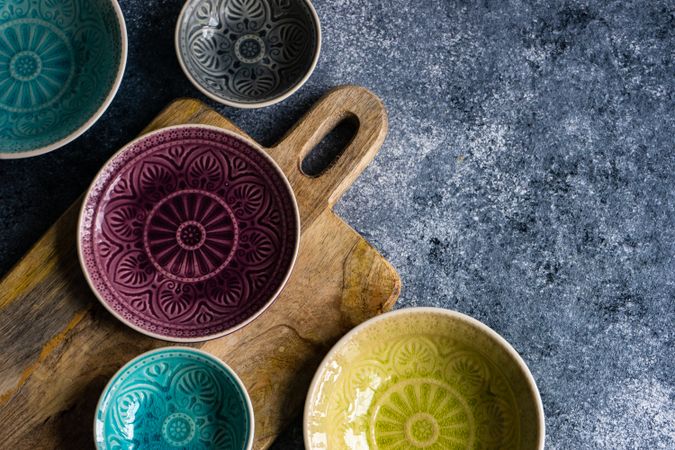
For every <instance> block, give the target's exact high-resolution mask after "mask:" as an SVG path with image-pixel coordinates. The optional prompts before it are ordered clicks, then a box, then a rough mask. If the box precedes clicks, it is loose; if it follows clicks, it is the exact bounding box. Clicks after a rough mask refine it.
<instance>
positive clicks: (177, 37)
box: [174, 0, 323, 109]
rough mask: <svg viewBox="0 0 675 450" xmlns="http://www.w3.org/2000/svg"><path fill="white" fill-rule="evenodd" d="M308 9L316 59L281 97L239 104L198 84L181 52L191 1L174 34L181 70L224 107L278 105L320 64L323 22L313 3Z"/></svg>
mask: <svg viewBox="0 0 675 450" xmlns="http://www.w3.org/2000/svg"><path fill="white" fill-rule="evenodd" d="M303 1H304V2H305V4H306V5H307V7H308V8H309V11H310V14H311V15H312V19H313V20H314V24H315V25H316V41H317V48H316V51H315V52H314V58H313V59H312V64H311V65H310V67H309V69H308V70H307V73H306V74H305V75H304V76H303V77H302V78H301V79H300V81H299V82H298V83H296V84H295V85H294V86H293V87H292V88H291V89H290V90H288V91H286V92H284V93H283V94H281V95H279V96H278V97H274V98H272V99H270V100H266V101H264V102H254V103H239V102H235V101H232V100H227V99H224V98H221V97H218V96H217V95H215V94H213V93H212V92H209V91H208V90H207V89H206V88H204V87H203V86H202V85H201V84H199V83H198V82H197V80H196V79H195V78H194V77H193V76H192V73H190V71H189V70H188V68H187V66H186V65H185V61H184V60H183V55H182V53H181V51H180V30H181V24H182V23H183V18H184V16H185V13H186V12H187V9H188V7H189V6H190V4H191V1H190V0H188V1H187V2H186V3H185V6H183V9H182V10H181V12H180V15H179V16H178V22H177V23H176V31H175V34H174V46H175V48H176V55H177V57H178V64H179V65H180V67H181V69H182V70H183V73H184V74H185V76H186V77H187V78H188V80H190V83H192V85H193V86H194V87H196V88H197V89H198V90H199V91H200V92H201V93H202V94H204V95H205V96H207V97H208V98H210V99H211V100H213V101H216V102H218V103H220V104H222V105H226V106H231V107H233V108H239V109H259V108H265V107H267V106H272V105H276V104H277V103H279V102H282V101H284V100H286V99H287V98H288V97H290V96H291V95H293V94H295V93H296V92H297V91H298V90H299V89H300V88H301V87H303V86H304V85H305V83H307V80H309V78H310V77H311V76H312V74H313V73H314V70H315V69H316V66H317V65H318V63H319V58H320V56H321V46H322V40H323V33H322V31H321V20H320V19H319V15H318V13H317V12H316V9H315V8H314V5H313V4H312V2H311V1H309V0H303Z"/></svg>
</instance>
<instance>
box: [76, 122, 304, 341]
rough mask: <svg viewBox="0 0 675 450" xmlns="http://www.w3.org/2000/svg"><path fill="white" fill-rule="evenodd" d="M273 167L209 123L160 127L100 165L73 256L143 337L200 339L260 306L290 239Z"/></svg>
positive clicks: (291, 247)
mask: <svg viewBox="0 0 675 450" xmlns="http://www.w3.org/2000/svg"><path fill="white" fill-rule="evenodd" d="M298 228H299V224H298V216H297V206H296V203H295V200H294V197H293V194H292V192H291V190H290V187H289V186H288V184H287V183H286V180H285V178H284V176H283V174H282V173H281V172H280V170H279V169H278V168H277V166H276V165H275V164H274V163H272V162H271V160H270V159H268V158H267V157H266V156H265V155H264V154H263V153H262V152H261V151H260V150H258V149H256V148H255V147H253V146H251V145H250V144H248V143H247V142H246V141H244V140H242V139H240V138H236V137H233V136H232V135H230V134H228V133H226V132H222V131H219V130H217V129H212V128H208V127H198V126H185V127H180V128H169V129H166V130H162V131H160V132H157V133H153V134H151V135H148V136H146V137H144V138H142V139H141V140H139V141H136V142H134V143H132V144H130V145H129V146H128V147H126V148H125V149H124V150H122V151H121V152H119V153H118V154H117V155H115V156H114V157H113V158H112V159H111V160H110V161H109V162H108V163H107V164H106V165H105V167H104V168H103V170H102V171H101V173H100V174H99V176H98V177H97V179H96V180H95V181H94V184H93V186H92V188H91V190H90V191H89V193H88V195H87V198H86V199H85V202H84V206H83V212H82V219H81V222H80V250H81V252H80V257H81V259H82V264H83V267H84V270H85V272H86V273H87V275H88V279H89V281H90V283H91V285H92V287H93V289H94V290H95V292H96V294H97V295H98V297H99V298H100V299H101V301H102V302H103V303H104V305H105V306H106V307H107V308H108V309H109V310H110V311H111V312H113V313H114V314H115V315H117V316H118V317H119V318H120V319H122V320H123V321H125V322H127V323H128V324H129V325H131V326H133V327H134V328H137V329H139V330H140V331H142V332H144V333H146V334H150V335H152V336H156V337H160V338H165V339H169V340H203V339H206V338H211V337H216V336H219V335H223V334H226V333H227V332H230V331H233V330H234V329H236V328H238V327H239V326H241V325H242V324H244V323H246V322H247V321H249V320H251V319H252V318H254V317H255V316H256V315H257V314H259V313H261V312H262V311H263V310H264V309H265V308H266V307H267V306H268V305H269V304H270V303H271V301H272V300H273V299H274V298H275V297H276V295H277V294H278V292H279V291H280V289H281V288H282V287H283V285H284V283H285V282H286V279H287V278H288V275H289V273H290V270H291V268H292V266H293V262H294V260H295V255H296V253H297V245H298Z"/></svg>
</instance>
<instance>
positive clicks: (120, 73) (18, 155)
mask: <svg viewBox="0 0 675 450" xmlns="http://www.w3.org/2000/svg"><path fill="white" fill-rule="evenodd" d="M109 2H110V3H111V4H112V7H113V9H114V10H115V16H116V17H117V23H118V25H119V30H120V38H121V42H120V44H121V49H120V50H121V53H120V63H119V66H118V68H117V74H116V75H115V80H114V81H113V84H112V86H111V87H110V91H108V95H107V96H106V98H105V100H104V101H103V103H101V105H100V106H99V108H98V109H97V110H96V112H95V113H94V114H93V115H91V116H90V117H89V119H87V121H86V122H85V123H84V124H82V125H81V126H80V127H79V128H78V129H76V130H75V131H73V132H72V133H70V134H69V135H67V136H66V137H64V138H63V139H60V140H58V141H56V142H53V143H51V144H48V145H45V146H43V147H39V148H36V149H33V150H26V151H20V152H14V153H11V152H3V151H2V150H0V160H3V159H8V160H9V159H25V158H32V157H34V156H40V155H44V154H46V153H49V152H52V151H54V150H58V149H60V148H62V147H65V146H66V145H68V144H69V143H71V142H73V141H74V140H75V139H77V138H79V137H80V136H82V135H83V134H84V133H86V132H87V131H88V130H89V129H90V128H91V127H92V126H94V124H95V123H96V122H98V120H99V119H100V118H101V116H103V114H104V113H105V112H106V111H107V110H108V108H109V107H110V105H111V104H112V101H113V99H114V98H115V96H117V92H118V91H119V89H120V86H121V85H122V79H123V78H124V72H125V70H126V67H127V57H128V52H129V38H128V36H127V25H126V22H125V19H124V13H123V12H122V8H121V7H120V5H119V2H118V0H109Z"/></svg>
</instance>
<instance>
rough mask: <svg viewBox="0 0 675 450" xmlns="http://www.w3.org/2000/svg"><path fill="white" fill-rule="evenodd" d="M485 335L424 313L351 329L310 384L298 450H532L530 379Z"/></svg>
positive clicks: (535, 418)
mask: <svg viewBox="0 0 675 450" xmlns="http://www.w3.org/2000/svg"><path fill="white" fill-rule="evenodd" d="M486 330H487V327H483V326H481V325H480V324H477V323H475V321H473V320H472V319H469V318H467V317H466V316H462V315H459V314H453V313H449V312H447V311H432V310H417V311H416V310H403V311H402V312H398V313H394V314H391V315H386V316H383V317H380V318H377V319H375V320H374V321H372V322H370V323H369V324H367V325H365V326H364V327H362V328H360V329H357V331H355V332H354V333H353V334H351V335H348V336H347V337H346V338H345V339H344V340H343V341H341V342H340V343H339V344H338V345H337V346H336V347H335V349H334V350H333V351H332V352H331V354H330V355H329V356H328V357H327V358H326V360H325V361H324V363H323V364H322V366H321V368H320V369H319V372H318V373H317V375H316V377H315V381H314V384H313V386H312V388H311V390H310V394H309V398H308V400H307V405H306V412H305V413H306V417H305V439H306V443H307V446H308V448H312V449H314V448H331V449H350V448H363V449H367V448H377V449H380V450H384V449H394V448H397V449H398V448H406V449H415V448H426V449H438V450H440V449H452V448H458V449H459V448H462V449H466V448H502V449H538V448H540V439H541V436H542V434H541V433H543V430H542V429H540V426H539V424H540V419H541V418H542V417H541V404H540V400H539V396H538V394H537V391H536V387H535V386H534V383H533V382H531V376H530V375H529V372H528V371H527V369H526V368H525V367H524V365H522V364H520V363H519V361H518V360H516V359H515V357H514V354H515V352H514V353H513V354H512V353H510V351H509V350H507V348H506V347H505V346H504V345H503V344H502V343H501V342H500V340H499V339H497V338H495V337H494V336H492V335H491V334H490V333H488V332H486Z"/></svg>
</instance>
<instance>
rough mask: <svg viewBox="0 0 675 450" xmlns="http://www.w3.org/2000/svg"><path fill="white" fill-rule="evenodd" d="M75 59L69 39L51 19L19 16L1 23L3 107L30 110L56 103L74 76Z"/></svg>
mask: <svg viewBox="0 0 675 450" xmlns="http://www.w3.org/2000/svg"><path fill="white" fill-rule="evenodd" d="M74 60H75V56H74V52H73V49H72V48H71V46H70V43H69V40H68V38H67V37H66V36H65V35H64V34H63V32H62V31H61V30H59V29H58V28H57V27H55V26H54V25H52V24H50V23H48V22H45V21H43V20H41V19H17V20H13V21H10V22H7V23H4V24H2V25H0V68H2V69H0V72H1V73H2V74H3V77H2V78H0V108H2V109H5V110H7V111H10V112H15V113H17V112H18V113H27V112H35V111H38V110H41V109H43V108H46V107H47V106H49V105H51V104H52V103H54V102H56V101H57V100H58V99H59V98H60V97H61V96H62V95H63V94H64V93H65V92H66V90H67V89H68V86H69V84H70V81H71V80H72V78H73V75H74V73H75V64H74ZM5 72H6V75H7V76H4V75H5Z"/></svg>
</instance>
